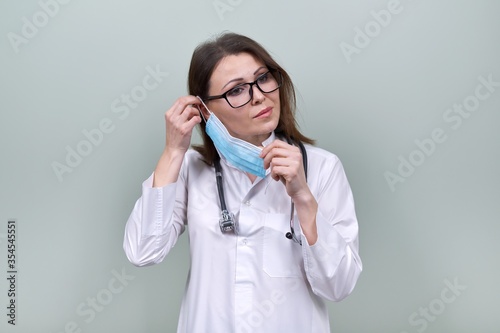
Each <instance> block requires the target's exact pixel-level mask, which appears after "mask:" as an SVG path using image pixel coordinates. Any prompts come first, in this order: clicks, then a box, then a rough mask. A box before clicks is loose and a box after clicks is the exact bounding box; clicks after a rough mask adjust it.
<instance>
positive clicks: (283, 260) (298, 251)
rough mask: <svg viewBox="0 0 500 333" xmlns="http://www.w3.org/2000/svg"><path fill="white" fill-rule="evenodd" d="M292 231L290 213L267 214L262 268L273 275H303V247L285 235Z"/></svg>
mask: <svg viewBox="0 0 500 333" xmlns="http://www.w3.org/2000/svg"><path fill="white" fill-rule="evenodd" d="M288 231H290V215H287V214H266V217H265V221H264V249H263V259H262V268H263V270H264V272H266V273H267V274H268V275H269V276H271V277H300V276H302V275H303V273H302V272H303V267H304V264H303V259H302V247H301V246H300V245H299V244H297V243H295V242H294V241H292V240H290V239H288V238H286V237H285V234H286V233H287V232H288Z"/></svg>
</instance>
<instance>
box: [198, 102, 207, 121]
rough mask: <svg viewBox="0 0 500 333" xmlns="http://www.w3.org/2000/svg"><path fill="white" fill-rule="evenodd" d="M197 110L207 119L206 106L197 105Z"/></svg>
mask: <svg viewBox="0 0 500 333" xmlns="http://www.w3.org/2000/svg"><path fill="white" fill-rule="evenodd" d="M198 110H200V112H201V113H202V114H203V117H204V118H205V119H206V120H207V121H208V118H209V117H210V112H208V110H207V108H206V107H205V105H203V104H199V105H198Z"/></svg>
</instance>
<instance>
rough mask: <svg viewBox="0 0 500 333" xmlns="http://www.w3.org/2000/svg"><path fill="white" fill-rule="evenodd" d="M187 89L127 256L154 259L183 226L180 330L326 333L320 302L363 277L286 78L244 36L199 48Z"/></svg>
mask: <svg viewBox="0 0 500 333" xmlns="http://www.w3.org/2000/svg"><path fill="white" fill-rule="evenodd" d="M188 81H189V82H188V83H189V94H190V95H189V96H184V97H181V98H179V99H178V100H177V101H176V102H175V103H174V104H173V106H172V107H171V108H170V109H169V110H168V111H167V112H166V113H165V122H166V145H165V149H164V152H163V154H162V155H161V157H160V159H159V161H158V164H157V166H156V169H155V170H154V173H153V174H152V175H151V176H150V177H149V178H148V179H147V180H146V181H145V182H144V183H143V186H142V196H141V198H140V199H139V200H138V201H137V202H136V204H135V207H134V209H133V211H132V214H131V215H130V218H129V220H128V222H127V225H126V229H125V239H124V245H123V246H124V250H125V253H126V254H127V257H128V259H129V260H130V261H131V262H132V263H133V264H134V265H136V266H147V265H152V264H157V263H159V262H161V261H162V260H163V259H164V258H165V256H166V255H167V254H168V252H169V251H170V249H171V248H172V247H173V246H174V245H175V243H176V241H177V239H178V237H179V236H180V235H181V234H182V233H183V232H184V230H185V228H186V226H187V227H188V233H189V244H190V245H189V246H190V256H191V263H190V271H189V276H188V282H187V285H186V290H185V294H184V298H183V301H182V306H181V313H180V318H179V323H178V332H190V333H191V332H273V333H275V332H279V331H281V330H283V331H286V332H301V333H304V332H330V328H329V318H328V309H327V307H326V304H325V302H324V300H332V301H340V300H342V299H343V298H345V297H346V296H348V295H349V294H350V293H351V291H352V290H353V288H354V286H355V284H356V281H357V279H358V276H359V274H360V273H361V270H362V265H361V260H360V257H359V255H358V225H357V219H356V215H355V210H354V203H353V197H352V193H351V189H350V187H349V184H348V181H347V179H346V176H345V173H344V170H343V167H342V164H341V162H340V161H339V159H338V158H337V157H336V156H335V155H333V154H331V153H329V152H327V151H325V150H323V149H320V148H317V147H314V146H313V145H312V143H313V141H312V140H311V139H309V138H307V137H305V136H304V135H302V134H301V133H300V132H299V130H298V128H297V125H296V121H295V119H294V112H295V93H294V88H293V84H292V82H291V80H290V77H289V76H288V74H287V73H286V71H285V70H284V69H283V68H282V67H281V66H279V64H277V63H276V62H275V61H274V60H273V59H272V57H271V56H270V55H269V54H268V52H267V51H266V50H265V49H264V48H263V47H262V46H261V45H259V44H258V43H256V42H255V41H253V40H252V39H249V38H247V37H245V36H242V35H238V34H234V33H225V34H222V35H221V36H219V37H218V38H216V39H215V40H211V41H207V42H205V43H203V44H201V45H200V46H198V47H197V48H196V50H195V51H194V53H193V57H192V60H191V65H190V70H189V79H188ZM197 124H199V125H200V127H201V129H202V133H203V134H202V135H203V145H201V146H198V147H195V149H194V150H191V149H189V146H190V140H191V133H192V130H193V128H194V127H195V126H196V125H197ZM214 143H215V146H214ZM216 167H217V168H216ZM216 169H217V171H218V172H217V173H216ZM306 169H307V171H306ZM306 174H307V175H306ZM216 176H217V177H216ZM306 177H307V179H306Z"/></svg>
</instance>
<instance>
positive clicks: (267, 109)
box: [254, 107, 273, 118]
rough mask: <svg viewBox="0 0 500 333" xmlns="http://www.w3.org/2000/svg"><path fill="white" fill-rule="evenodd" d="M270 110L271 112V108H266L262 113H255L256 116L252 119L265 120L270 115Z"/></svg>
mask: <svg viewBox="0 0 500 333" xmlns="http://www.w3.org/2000/svg"><path fill="white" fill-rule="evenodd" d="M272 110H273V108H272V107H267V108H265V109H263V110H262V111H260V112H259V113H257V115H256V116H255V117H254V118H265V117H267V116H269V115H270V114H271V112H272Z"/></svg>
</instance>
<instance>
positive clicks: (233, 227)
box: [214, 138, 307, 245]
mask: <svg viewBox="0 0 500 333" xmlns="http://www.w3.org/2000/svg"><path fill="white" fill-rule="evenodd" d="M287 142H288V143H290V144H292V143H291V140H290V139H288V138H287ZM297 144H298V146H299V148H300V152H301V154H302V164H303V166H304V172H305V175H306V181H307V152H306V148H305V147H304V145H303V144H302V142H300V141H297ZM214 166H215V178H216V181H217V192H218V193H219V201H220V208H221V217H220V220H219V226H220V230H221V232H222V233H227V232H233V233H235V234H237V233H238V224H237V223H236V220H235V219H234V214H233V213H231V212H229V211H228V210H227V206H226V199H225V198H224V188H223V186H222V168H221V166H220V157H219V155H216V156H215V159H214ZM290 202H291V204H290V206H291V208H290V231H289V232H287V233H286V234H285V237H286V238H288V239H291V240H293V241H294V242H295V243H298V244H299V245H302V240H300V239H299V238H298V237H297V235H296V234H295V231H294V228H293V224H294V223H293V222H294V219H293V213H294V210H295V205H294V204H293V200H291V199H290Z"/></svg>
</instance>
